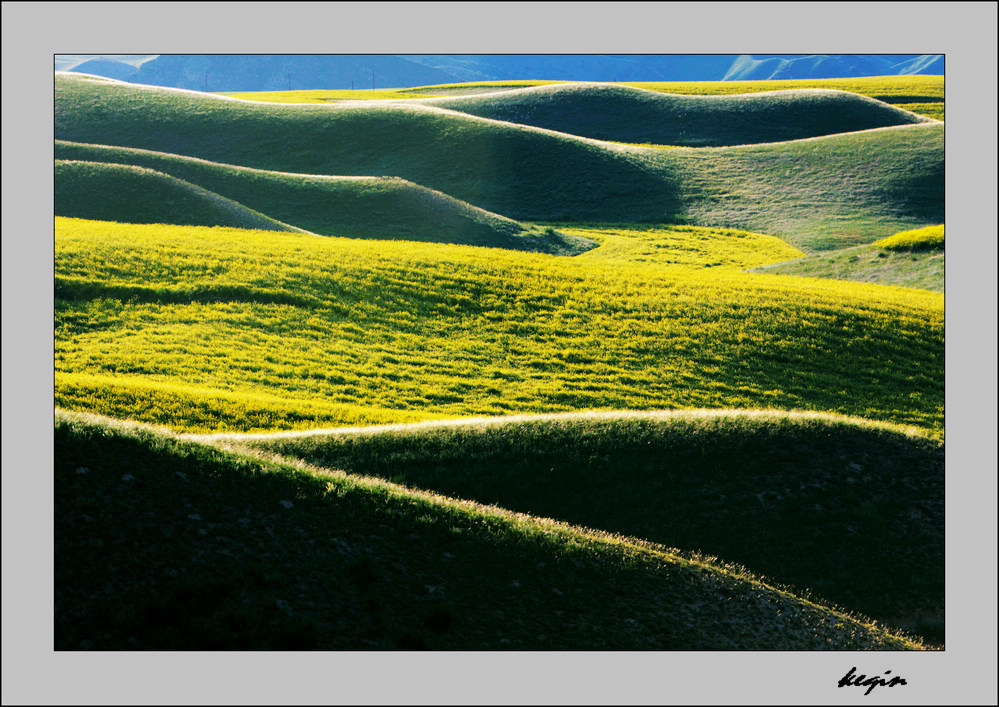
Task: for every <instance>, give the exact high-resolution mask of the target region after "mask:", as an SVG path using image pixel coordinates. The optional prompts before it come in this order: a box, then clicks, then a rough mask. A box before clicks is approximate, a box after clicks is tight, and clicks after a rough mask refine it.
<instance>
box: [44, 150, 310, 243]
mask: <svg viewBox="0 0 999 707" xmlns="http://www.w3.org/2000/svg"><path fill="white" fill-rule="evenodd" d="M55 215H56V216H69V217H75V218H85V219H96V220H103V221H120V222H123V223H167V224H175V225H181V226H229V227H232V228H252V229H259V230H265V231H301V230H302V229H298V228H294V227H292V226H289V225H288V224H284V223H281V222H279V221H275V220H274V219H272V218H269V217H267V216H265V215H264V214H261V213H258V212H257V211H254V210H253V209H249V208H247V207H246V206H243V205H242V204H238V203H236V202H234V201H232V200H231V199H226V198H224V197H221V196H219V195H218V194H214V193H212V192H210V191H207V190H205V189H202V188H201V187H199V186H197V185H194V184H190V183H188V182H186V181H184V180H182V179H177V178H176V177H172V176H170V175H168V174H163V173H161V172H156V171H154V170H151V169H146V168H144V167H137V166H134V165H130V164H105V163H97V162H81V161H66V160H58V159H57V160H56V162H55Z"/></svg>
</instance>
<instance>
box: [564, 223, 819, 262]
mask: <svg viewBox="0 0 999 707" xmlns="http://www.w3.org/2000/svg"><path fill="white" fill-rule="evenodd" d="M561 228H562V229H563V230H564V231H565V232H566V233H567V234H570V235H575V236H579V237H581V238H586V239H588V240H592V241H595V242H597V243H599V246H600V247H599V248H596V249H594V250H591V251H589V252H588V253H584V254H583V255H581V256H578V257H579V258H580V259H584V260H589V261H594V262H601V263H607V264H608V265H610V264H612V263H619V264H622V263H626V264H634V263H650V264H654V265H657V266H659V265H674V266H678V267H685V268H690V267H693V268H718V269H719V271H729V270H744V269H746V268H752V267H756V266H760V265H767V264H769V263H779V262H781V261H784V260H790V259H791V258H800V257H803V256H804V255H805V254H804V253H803V252H801V251H800V250H798V249H797V248H794V247H793V246H790V245H788V244H787V243H786V242H785V241H782V240H781V239H780V238H775V237H774V236H768V235H765V234H762V233H751V232H749V231H738V230H733V229H722V228H700V227H697V226H634V225H628V224H608V225H605V226H599V225H596V224H590V225H588V226H587V227H586V228H578V227H567V226H561Z"/></svg>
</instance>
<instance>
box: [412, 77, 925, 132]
mask: <svg viewBox="0 0 999 707" xmlns="http://www.w3.org/2000/svg"><path fill="white" fill-rule="evenodd" d="M421 102H423V103H426V104H427V105H436V106H439V107H441V108H447V109H450V110H457V111H461V112H463V113H468V114H470V115H477V116H480V117H483V118H493V119H496V120H505V121H509V122H511V123H520V124H523V125H533V126H536V127H539V128H547V129H550V130H557V131H560V132H564V133H569V134H572V135H580V136H583V137H591V138H596V139H598V140H610V141H614V142H627V143H660V144H665V145H680V146H686V147H705V146H713V147H719V146H724V145H744V144H749V143H766V142H779V141H785V140H799V139H801V138H806V137H817V136H820V135H831V134H834V133H846V132H855V131H858V130H869V129H871V128H883V127H889V126H894V125H910V124H913V123H925V122H930V121H929V119H928V118H923V117H922V116H918V115H916V114H914V113H910V112H908V111H904V110H901V109H899V108H895V107H893V106H890V105H888V104H887V103H882V102H881V101H877V100H874V99H872V98H866V97H864V96H859V95H857V94H855V93H848V92H846V91H829V90H822V89H798V90H790V91H774V92H768V93H750V94H742V95H735V96H686V95H675V94H666V93H662V92H658V91H649V90H646V89H641V88H633V87H630V86H621V85H615V84H587V83H571V84H557V85H554V86H552V85H546V86H537V87H532V88H523V89H518V90H512V91H509V90H508V91H502V92H500V93H494V94H485V95H478V96H463V97H456V98H438V99H423V100H422V101H421Z"/></svg>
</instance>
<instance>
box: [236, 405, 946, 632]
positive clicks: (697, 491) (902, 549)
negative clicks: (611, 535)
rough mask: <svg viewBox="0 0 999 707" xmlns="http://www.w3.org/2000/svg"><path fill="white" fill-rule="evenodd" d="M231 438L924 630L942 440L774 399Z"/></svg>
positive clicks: (935, 623) (937, 535)
mask: <svg viewBox="0 0 999 707" xmlns="http://www.w3.org/2000/svg"><path fill="white" fill-rule="evenodd" d="M242 443H243V444H249V445H251V446H253V447H255V448H260V449H265V450H268V451H272V452H276V453H279V454H281V455H284V456H288V457H291V458H301V459H304V460H306V461H307V462H309V463H311V464H314V465H318V466H323V467H328V468H334V469H343V470H345V471H348V472H350V473H352V474H373V475H375V476H379V477H384V478H387V479H389V480H391V481H395V482H397V483H400V484H404V485H406V486H413V487H417V488H422V489H429V490H432V491H435V492H437V493H441V494H444V495H446V496H455V497H459V498H469V499H474V500H476V501H479V502H481V503H486V504H495V505H498V506H502V507H504V508H510V509H514V510H517V511H521V512H524V513H529V514H531V515H535V516H543V517H549V518H555V519H558V520H563V521H567V522H570V523H574V524H578V525H584V526H588V527H594V528H601V529H604V530H609V531H613V532H617V533H622V534H624V535H629V536H636V537H641V538H645V539H648V540H652V541H655V542H658V543H662V544H664V545H667V546H670V547H679V548H683V549H687V550H697V551H700V552H702V553H704V554H706V555H713V556H717V557H719V558H721V559H722V560H724V561H726V562H738V563H740V564H742V565H744V566H746V567H750V568H752V569H753V570H754V571H756V572H760V573H762V574H764V575H766V576H767V577H769V578H770V579H772V580H776V581H780V582H782V583H785V584H789V585H794V587H796V588H797V590H798V592H799V593H800V591H803V590H805V589H806V588H807V589H809V590H811V591H812V592H813V593H814V594H815V595H816V596H819V597H822V598H823V599H825V600H830V601H834V602H836V603H837V604H839V605H841V606H847V607H850V608H851V609H852V610H856V611H861V612H863V613H864V614H867V615H869V616H872V617H873V618H876V619H878V620H879V621H881V622H882V623H886V624H887V625H890V626H900V627H904V628H906V629H907V630H910V631H915V632H916V633H919V634H920V635H926V631H927V630H930V631H932V632H933V633H934V637H935V638H936V639H937V640H941V641H942V640H943V636H942V634H940V633H938V631H939V630H940V629H942V626H943V606H944V602H943V599H944V591H943V590H944V564H943V552H944V547H943V530H944V517H943V511H944V506H943V497H944V494H943V492H944V486H943V483H944V475H943V468H944V467H943V444H942V443H941V442H939V441H937V440H933V439H930V438H928V437H926V436H925V435H923V434H920V433H917V432H916V431H914V430H900V429H895V428H891V427H886V426H882V425H872V424H870V423H865V422H862V421H860V420H856V419H842V418H837V417H835V416H828V415H825V416H824V415H811V416H804V415H789V414H786V413H780V412H777V411H771V412H767V411H760V412H739V411H719V412H715V413H710V412H692V413H685V412H679V413H646V414H628V415H624V414H619V413H607V414H601V415H596V414H589V415H587V414H584V415H582V416H576V415H559V416H551V417H548V418H538V419H531V418H527V419H522V420H521V419H509V418H507V419H504V418H494V419H490V420H486V421H482V422H478V423H475V422H471V423H462V422H457V423H455V424H441V425H437V424H433V423H424V424H417V425H409V426H402V427H401V428H399V429H389V430H385V431H382V430H379V429H377V428H368V429H365V430H361V431H355V432H349V431H345V432H342V433H334V434H310V435H302V436H281V435H274V436H272V437H267V436H261V437H260V438H249V439H243V440H242Z"/></svg>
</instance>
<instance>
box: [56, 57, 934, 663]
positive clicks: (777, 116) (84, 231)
mask: <svg viewBox="0 0 999 707" xmlns="http://www.w3.org/2000/svg"><path fill="white" fill-rule="evenodd" d="M938 79H939V80H938ZM540 83H543V85H539V84H540ZM742 83H752V84H754V85H753V86H751V87H745V86H741V87H740V86H738V85H737V84H742ZM764 83H766V84H768V85H766V86H763V85H756V84H764ZM770 83H774V84H779V85H773V86H771V85H769V84H770ZM729 84H731V85H729ZM791 84H795V85H791ZM684 86H685V87H686V89H687V90H683V91H681V90H680V89H681V88H683V87H681V86H680V85H679V84H677V85H659V84H656V85H649V84H640V85H634V86H628V85H623V84H585V83H580V84H557V83H555V82H499V83H493V84H488V85H487V84H463V85H455V86H440V87H423V88H420V89H385V90H381V91H363V92H353V93H352V92H325V93H322V92H289V94H288V95H282V94H281V93H277V94H272V95H259V94H253V95H249V94H245V96H246V97H247V98H252V99H253V100H242V99H241V98H237V97H233V96H225V97H224V96H218V95H212V94H203V93H198V92H192V91H176V90H171V89H155V88H151V87H140V86H133V85H129V84H126V83H122V82H117V81H111V80H104V79H97V78H95V77H87V76H73V75H69V74H59V73H57V74H56V79H55V138H56V140H55V164H54V170H55V172H54V174H55V204H54V213H55V221H54V263H53V265H54V294H55V306H54V313H53V314H54V351H53V354H54V381H55V407H56V421H55V439H56V457H55V473H56V476H55V479H56V485H55V503H56V528H55V531H56V536H55V540H56V543H55V548H56V556H55V560H56V564H55V567H56V594H55V646H56V648H57V650H88V649H97V650H189V649H193V650H217V649H222V650H312V649H321V650H421V649H430V650H817V649H833V650H884V649H887V650H899V649H906V650H908V649H917V650H921V649H937V648H941V647H943V645H944V638H945V632H944V627H945V621H944V618H945V617H944V612H943V596H944V576H943V537H944V536H943V468H944V464H943V462H944V442H943V440H944V436H945V428H944V421H945V418H944V412H945V411H944V382H943V381H944V295H943V226H942V225H941V224H942V223H943V207H944V194H943V174H944V154H943V141H944V124H943V123H942V122H940V120H942V115H943V113H942V107H943V84H942V77H884V78H878V79H871V80H868V79H850V80H842V81H838V82H837V81H816V82H808V83H807V85H797V84H796V83H795V82H725V83H723V82H718V85H712V84H704V83H702V84H697V85H689V86H687V85H684ZM736 89H739V90H736ZM240 95H241V96H242V95H244V94H240ZM889 99H890V100H889ZM918 103H927V104H933V105H937V104H939V108H940V110H939V118H937V117H936V116H927V115H926V114H922V113H920V112H919V111H915V110H914V109H912V108H911V106H913V105H915V104H918ZM907 106H909V107H907ZM684 121H686V122H684ZM625 143H627V144H625ZM634 143H642V144H634ZM660 145H669V146H671V149H662V148H661V147H659V146H660Z"/></svg>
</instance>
